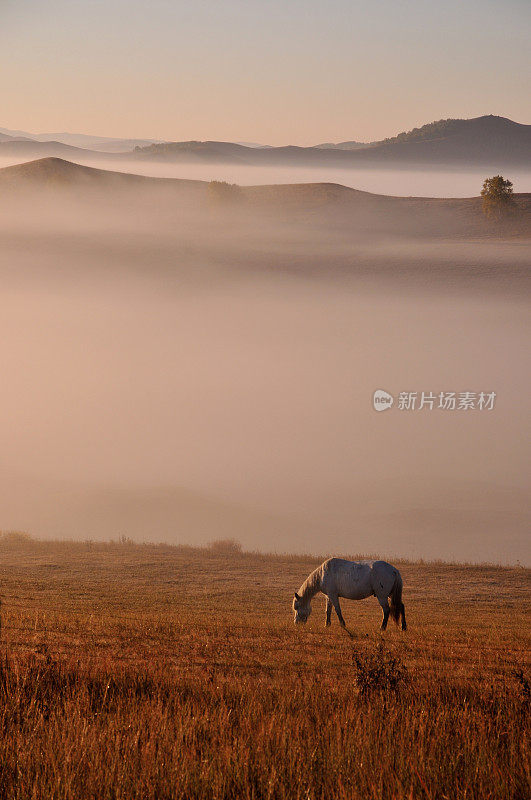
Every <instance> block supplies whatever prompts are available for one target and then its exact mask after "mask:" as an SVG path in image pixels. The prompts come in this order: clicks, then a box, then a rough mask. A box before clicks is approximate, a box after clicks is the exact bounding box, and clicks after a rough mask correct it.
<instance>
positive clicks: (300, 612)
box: [293, 592, 312, 625]
mask: <svg viewBox="0 0 531 800" xmlns="http://www.w3.org/2000/svg"><path fill="white" fill-rule="evenodd" d="M293 613H294V617H293V622H294V623H295V625H298V624H299V622H307V621H308V617H309V616H310V614H311V613H312V607H311V605H310V603H305V602H304V600H303V599H302V597H300V596H299V595H298V594H297V592H295V596H294V598H293Z"/></svg>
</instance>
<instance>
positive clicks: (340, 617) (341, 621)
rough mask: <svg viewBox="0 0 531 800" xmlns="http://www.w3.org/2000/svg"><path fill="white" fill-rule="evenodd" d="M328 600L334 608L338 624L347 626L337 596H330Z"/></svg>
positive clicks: (343, 626)
mask: <svg viewBox="0 0 531 800" xmlns="http://www.w3.org/2000/svg"><path fill="white" fill-rule="evenodd" d="M330 601H331V603H332V605H333V606H334V608H335V610H336V614H337V618H338V620H339V624H340V625H341V627H342V628H346V627H347V626H346V625H345V620H344V619H343V614H342V613H341V606H340V605H339V597H331V598H330Z"/></svg>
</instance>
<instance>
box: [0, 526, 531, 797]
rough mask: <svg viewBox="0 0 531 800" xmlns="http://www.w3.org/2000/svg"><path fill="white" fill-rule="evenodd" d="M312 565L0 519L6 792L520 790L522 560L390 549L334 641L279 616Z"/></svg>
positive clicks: (525, 584)
mask: <svg viewBox="0 0 531 800" xmlns="http://www.w3.org/2000/svg"><path fill="white" fill-rule="evenodd" d="M318 563H319V562H318V561H317V560H315V559H311V558H308V557H303V556H266V555H253V554H241V555H238V554H230V553H229V554H223V553H219V554H216V553H214V552H212V551H210V550H208V549H206V550H205V549H203V550H201V549H192V548H171V547H168V546H165V545H161V546H156V545H145V546H139V545H133V544H128V543H127V542H124V543H123V544H119V543H115V544H97V543H93V542H86V543H68V542H65V543H61V542H56V543H53V542H35V541H33V542H32V541H28V540H25V539H23V538H21V537H17V536H4V537H3V538H2V539H0V582H1V586H2V622H3V627H2V641H1V646H2V661H1V667H0V697H1V710H0V791H1V794H2V796H3V797H6V798H22V797H30V796H31V797H34V798H39V799H40V798H51V797H53V798H72V799H73V798H78V797H80V796H83V797H86V798H101V797H113V798H124V799H125V798H153V799H154V798H170V797H182V798H206V797H209V798H215V800H218V799H220V798H227V799H228V798H233V797H245V798H266V797H268V798H290V799H291V798H300V800H302V798H323V800H324V798H345V800H346V798H360V800H361V798H374V800H377V798H378V799H380V798H389V800H390V798H404V799H405V798H410V797H414V798H417V797H418V798H432V797H441V798H443V797H448V798H452V800H454V799H456V798H463V799H464V798H465V797H466V798H470V797H477V798H522V800H523V798H524V797H526V796H527V792H528V788H529V785H528V783H529V771H528V736H527V734H528V730H527V726H528V710H529V700H530V698H529V669H530V663H529V649H530V648H529V633H528V632H529V621H530V610H531V608H530V604H529V594H528V588H529V578H530V573H529V570H524V569H522V568H503V567H495V566H466V565H460V564H454V565H451V564H443V563H440V564H435V563H432V564H422V563H411V562H403V563H399V564H398V566H399V568H400V570H401V573H402V576H403V579H404V586H405V589H404V600H405V603H406V611H407V614H408V624H409V630H408V631H407V633H405V634H403V633H401V632H399V631H398V630H397V629H396V628H395V627H394V626H393V627H392V629H391V628H390V629H389V630H388V631H387V632H386V633H385V634H384V635H383V636H381V635H380V634H379V632H378V627H379V624H380V609H379V606H378V604H377V603H376V601H375V600H374V599H369V600H366V601H362V602H350V603H349V602H347V601H343V611H344V614H345V618H346V620H347V624H348V625H349V627H350V629H351V631H352V633H353V638H352V639H350V638H349V637H348V636H347V635H346V634H345V633H344V632H343V631H342V630H340V628H339V626H338V624H337V620H336V619H334V620H333V625H332V628H330V629H325V628H324V627H323V623H324V602H323V601H322V599H319V598H316V599H315V600H314V613H313V616H312V618H311V620H310V622H309V623H308V625H307V626H306V627H303V628H295V627H294V625H293V622H292V614H291V609H290V604H291V598H292V595H293V591H294V589H296V588H298V587H299V585H300V584H301V582H302V581H303V579H304V578H305V577H306V575H307V574H308V573H309V572H310V571H311V570H312V569H314V568H315V566H317V564H318ZM382 663H383V670H382V671H380V672H379V671H378V665H379V664H382Z"/></svg>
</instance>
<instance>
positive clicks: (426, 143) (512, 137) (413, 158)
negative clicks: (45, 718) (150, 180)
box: [135, 115, 531, 169]
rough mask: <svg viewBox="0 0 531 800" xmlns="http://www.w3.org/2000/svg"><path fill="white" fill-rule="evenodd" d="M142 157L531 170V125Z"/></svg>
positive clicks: (459, 126)
mask: <svg viewBox="0 0 531 800" xmlns="http://www.w3.org/2000/svg"><path fill="white" fill-rule="evenodd" d="M135 155H136V156H137V157H140V158H156V159H163V160H171V161H184V160H192V161H198V160H199V161H225V162H230V163H234V162H238V163H245V164H252V165H268V164H293V165H300V166H337V167H349V166H352V167H363V166H365V165H366V166H389V165H395V166H396V165H398V166H415V165H417V166H423V167H426V166H430V165H433V166H450V165H455V166H463V164H465V163H466V164H471V165H477V166H480V165H481V166H485V168H487V167H489V168H492V169H501V168H504V167H507V166H511V165H515V164H519V165H523V166H526V167H527V168H531V125H521V124H520V123H517V122H513V121H512V120H509V119H505V118H504V117H495V116H492V115H490V116H484V117H477V118H476V119H469V120H451V119H450V120H439V121H438V122H432V123H429V124H428V125H424V126H423V127H422V128H415V129H413V130H412V131H409V132H404V133H400V134H398V135H397V136H395V137H393V138H391V139H384V140H383V141H380V142H372V143H369V144H361V143H359V142H343V143H339V144H337V145H331V144H321V145H316V146H314V147H295V146H285V147H269V148H249V147H245V146H243V145H237V144H233V143H231V142H215V141H206V142H202V141H190V142H164V143H161V144H152V145H149V146H147V147H137V148H135Z"/></svg>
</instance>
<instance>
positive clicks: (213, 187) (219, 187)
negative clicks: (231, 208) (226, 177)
mask: <svg viewBox="0 0 531 800" xmlns="http://www.w3.org/2000/svg"><path fill="white" fill-rule="evenodd" d="M208 197H209V199H210V200H211V201H213V202H215V203H235V202H239V201H240V200H242V199H243V192H242V188H241V186H238V184H237V183H227V181H210V183H209V184H208Z"/></svg>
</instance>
